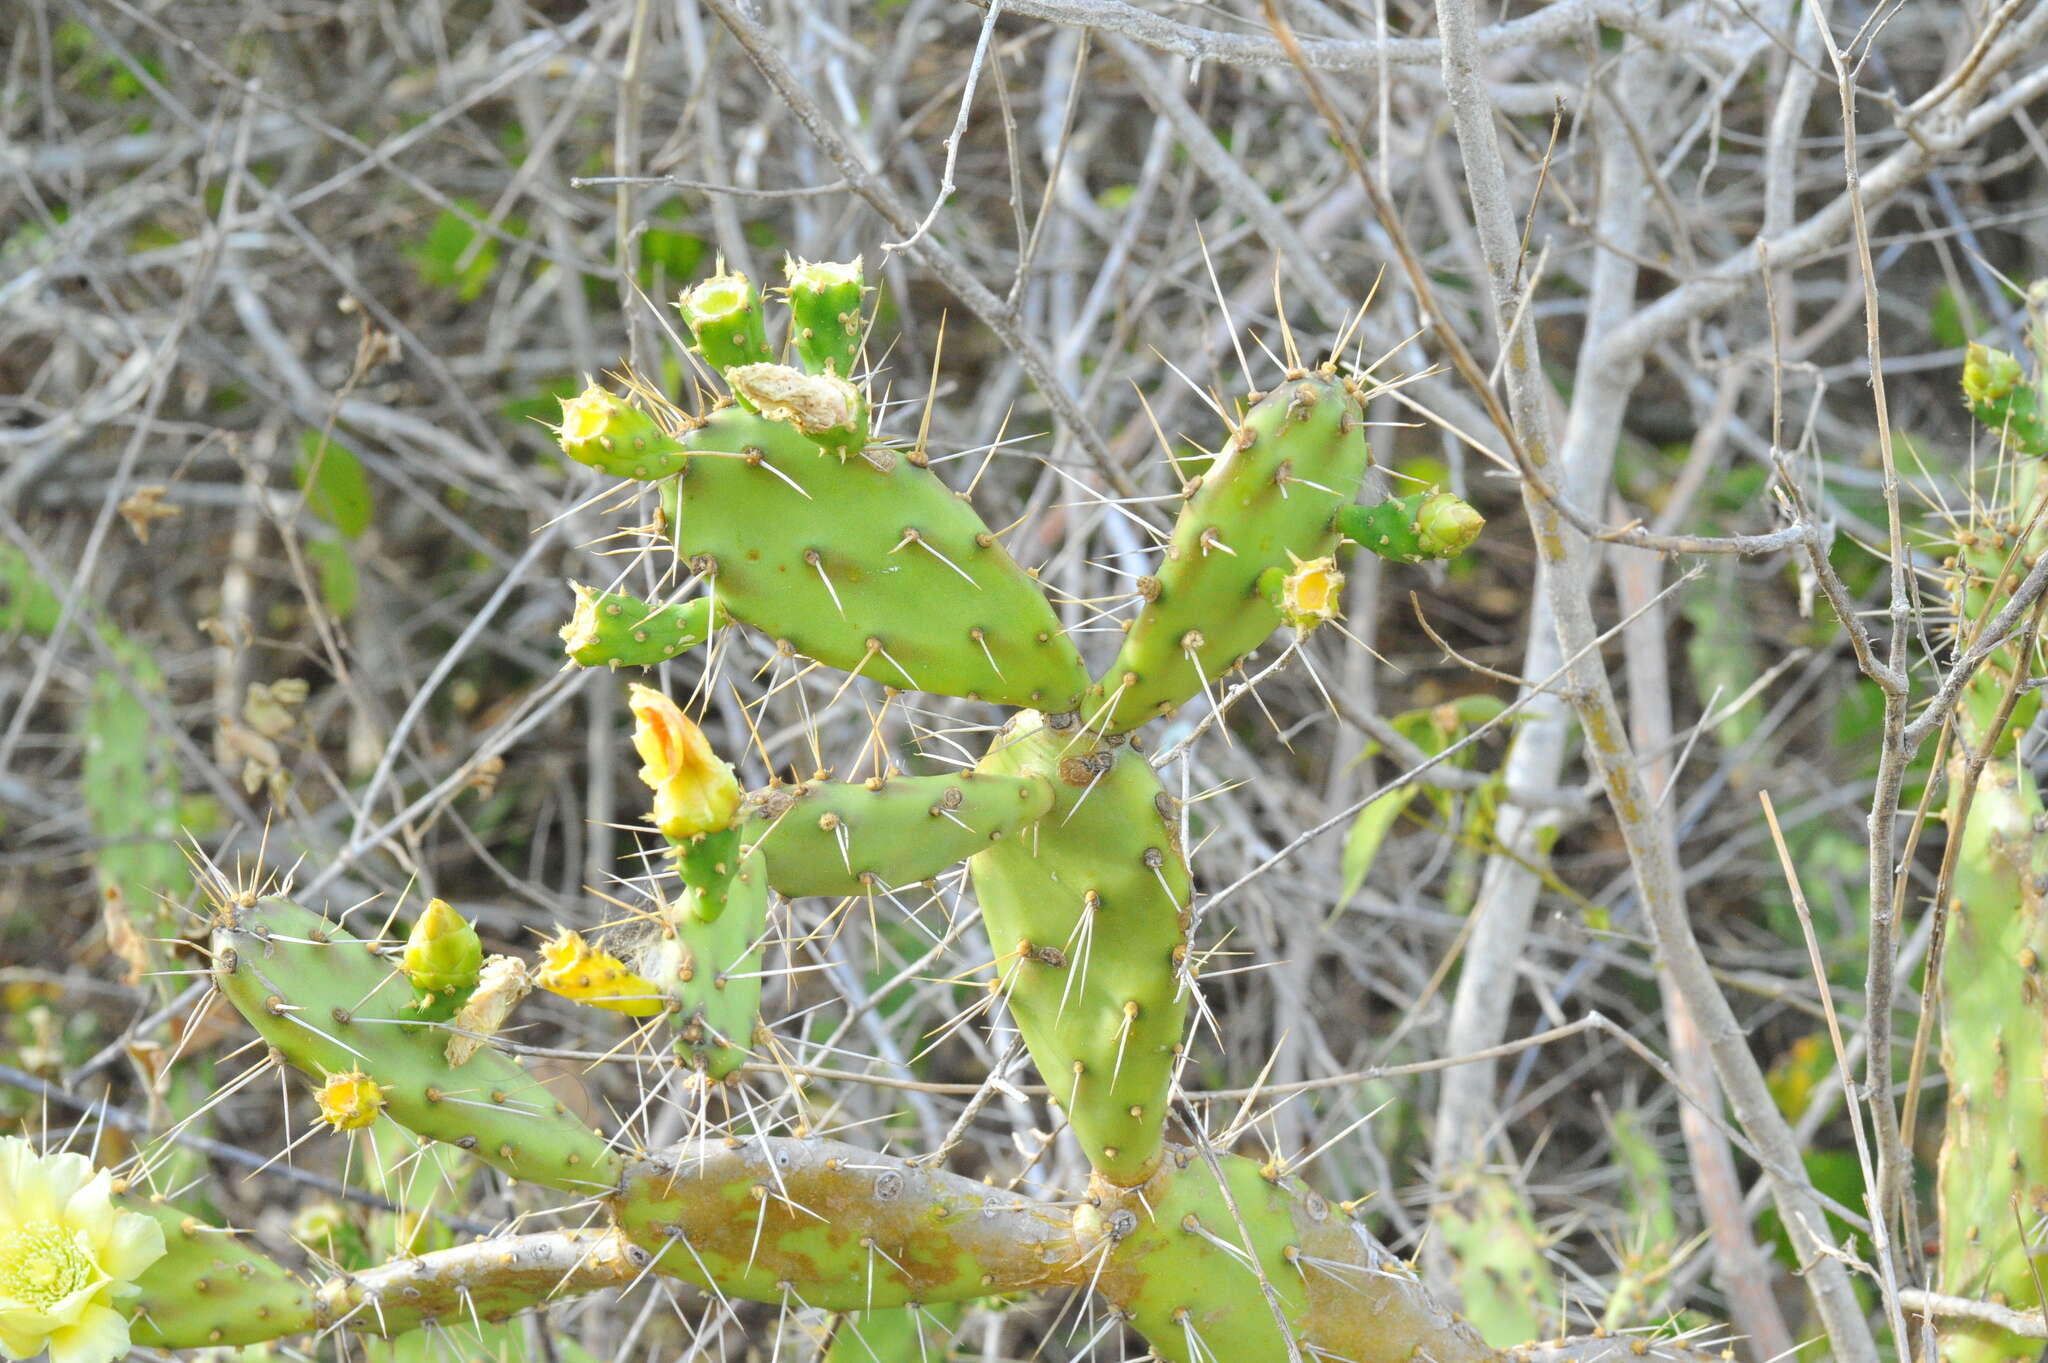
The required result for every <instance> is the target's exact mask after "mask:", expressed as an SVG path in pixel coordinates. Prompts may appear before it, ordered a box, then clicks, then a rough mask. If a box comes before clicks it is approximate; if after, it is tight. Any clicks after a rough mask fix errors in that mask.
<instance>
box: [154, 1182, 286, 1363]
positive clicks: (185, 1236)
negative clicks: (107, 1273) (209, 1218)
mask: <svg viewBox="0 0 2048 1363" xmlns="http://www.w3.org/2000/svg"><path fill="white" fill-rule="evenodd" d="M119 1204H120V1206H121V1208H122V1210H124V1211H131V1212H140V1213H141V1214H142V1215H144V1216H147V1217H149V1218H150V1219H151V1220H152V1221H155V1222H156V1223H157V1225H159V1226H161V1227H162V1228H163V1232H164V1257H163V1258H161V1259H158V1260H157V1261H156V1262H155V1263H153V1264H151V1265H150V1266H149V1267H148V1268H147V1269H146V1270H144V1272H143V1274H142V1276H141V1277H140V1278H138V1279H136V1282H135V1286H136V1288H137V1289H138V1292H139V1295H138V1297H137V1309H136V1312H135V1319H134V1323H133V1324H132V1325H131V1326H130V1327H129V1339H130V1341H131V1342H133V1343H135V1344H138V1345H141V1346H143V1347H145V1348H152V1349H199V1348H205V1347H207V1346H209V1345H235V1344H255V1343H259V1342H261V1341H263V1340H266V1339H277V1338H280V1337H282V1336H284V1335H295V1334H300V1333H303V1332H305V1331H307V1330H311V1329H313V1328H314V1326H315V1325H316V1323H317V1320H316V1311H315V1307H314V1301H313V1294H312V1292H311V1290H310V1289H309V1288H307V1286H306V1285H305V1284H304V1283H302V1282H300V1281H299V1280H298V1279H297V1278H296V1277H294V1276H292V1274H290V1273H289V1272H287V1271H286V1270H285V1269H284V1268H283V1267H281V1266H280V1265H278V1264H276V1263H274V1262H272V1261H271V1260H270V1259H268V1258H266V1257H265V1256H264V1255H262V1254H260V1253H258V1252H257V1251H256V1250H254V1249H252V1248H251V1247H250V1245H249V1242H248V1241H247V1240H246V1239H245V1238H244V1237H242V1236H241V1235H239V1234H237V1233H236V1232H234V1231H230V1230H222V1229H220V1228H219V1227H217V1226H210V1225H208V1224H207V1223H206V1222H204V1221H202V1220H200V1219H199V1218H198V1217H195V1216H189V1215H187V1214H186V1213H184V1212H182V1211H179V1210H178V1209H177V1208H175V1207H172V1206H170V1205H168V1204H166V1203H163V1202H159V1201H156V1200H154V1199H152V1198H148V1197H144V1196H141V1195H139V1194H136V1193H128V1194H125V1195H123V1196H122V1197H121V1198H120V1199H119Z"/></svg>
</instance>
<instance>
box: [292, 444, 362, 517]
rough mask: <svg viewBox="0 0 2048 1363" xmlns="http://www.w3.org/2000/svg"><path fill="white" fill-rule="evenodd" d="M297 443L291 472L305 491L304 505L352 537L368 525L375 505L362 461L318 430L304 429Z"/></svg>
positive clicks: (352, 452)
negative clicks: (297, 452)
mask: <svg viewBox="0 0 2048 1363" xmlns="http://www.w3.org/2000/svg"><path fill="white" fill-rule="evenodd" d="M300 444H301V446H302V447H303V453H302V454H301V455H300V457H299V461H298V466H297V468H296V470H295V472H296V474H297V477H298V480H299V486H300V487H301V488H303V489H304V490H305V492H306V506H307V508H308V509H309V510H311V511H312V513H313V514H314V515H316V516H318V517H319V518H320V519H321V520H323V521H326V522H327V523H328V524H329V525H331V526H333V527H334V528H335V529H336V530H339V531H340V532H341V533H342V534H343V535H344V536H346V537H347V538H349V539H355V538H356V537H357V536H359V535H361V534H362V533H363V531H365V530H367V529H369V528H370V518H371V516H372V515H373V514H374V513H375V509H376V508H375V504H374V503H373V502H372V500H371V497H370V479H369V475H367V474H366V473H364V472H363V461H362V460H360V459H358V458H356V456H355V452H354V451H353V450H350V449H349V448H348V447H347V446H345V445H342V444H340V443H338V442H336V441H334V440H331V439H328V438H327V437H325V436H322V435H321V434H320V432H318V431H307V432H306V433H305V435H304V436H303V437H302V438H301V440H300Z"/></svg>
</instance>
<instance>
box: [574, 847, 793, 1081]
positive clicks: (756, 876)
mask: <svg viewBox="0 0 2048 1363" xmlns="http://www.w3.org/2000/svg"><path fill="white" fill-rule="evenodd" d="M681 891H682V893H681V894H679V895H678V896H677V897H676V898H675V899H673V900H664V901H662V902H661V904H660V905H658V906H657V908H656V910H655V918H656V919H657V921H658V923H659V929H658V931H655V932H653V933H650V934H647V935H646V936H644V937H643V938H642V939H641V940H640V941H639V942H638V943H637V944H634V945H632V946H630V947H625V948H622V950H623V951H625V953H626V958H627V960H628V961H629V962H630V964H631V967H632V970H633V971H634V972H635V976H634V977H635V978H637V979H639V980H641V981H643V982H646V987H647V988H649V989H651V990H652V991H654V992H656V993H657V994H658V995H659V996H661V997H663V998H664V999H665V1000H666V1002H665V1003H664V1005H663V1007H665V1008H666V1010H667V1011H668V1012H669V1013H670V1014H671V1015H672V1016H673V1018H674V1021H675V1027H676V1040H675V1053H676V1056H677V1057H678V1058H679V1059H680V1060H682V1061H683V1062H684V1063H685V1064H687V1065H688V1066H689V1067H690V1068H691V1069H694V1070H699V1071H702V1072H703V1073H704V1075H705V1076H706V1077H708V1078H710V1079H713V1080H718V1079H723V1078H725V1077H726V1076H727V1075H729V1074H731V1073H732V1072H733V1071H735V1070H737V1069H738V1068H739V1067H740V1066H741V1065H743V1064H745V1063H746V1062H747V1059H748V1057H749V1055H750V1053H751V1052H750V1050H749V1048H750V1047H751V1046H752V1045H753V1041H754V1032H755V1025H756V1023H757V1022H758V1020H759V1017H760V1010H761V961H762V956H763V953H764V949H765V946H766V938H767V928H768V869H767V865H766V859H765V858H764V857H762V856H761V855H760V854H759V853H758V852H757V853H754V854H753V855H751V856H748V857H745V858H744V859H741V860H739V861H738V862H737V863H736V865H735V867H734V870H733V873H732V874H731V875H730V876H729V877H728V878H727V880H726V881H725V883H723V884H721V885H720V886H718V888H717V890H716V891H715V892H714V891H706V890H702V889H699V888H697V887H696V886H694V885H690V884H688V883H684V884H683V885H682V886H681ZM585 1001H586V1002H587V1001H589V1000H585ZM620 1011H627V1010H624V1009H621V1010H620ZM650 1011H659V1010H650Z"/></svg>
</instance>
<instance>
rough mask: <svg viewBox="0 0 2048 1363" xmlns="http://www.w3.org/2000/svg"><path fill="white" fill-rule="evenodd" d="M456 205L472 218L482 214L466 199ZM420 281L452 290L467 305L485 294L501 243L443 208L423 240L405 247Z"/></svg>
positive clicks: (457, 201)
mask: <svg viewBox="0 0 2048 1363" xmlns="http://www.w3.org/2000/svg"><path fill="white" fill-rule="evenodd" d="M455 202H456V203H457V204H459V205H461V206H462V208H463V210H464V211H465V212H467V213H468V214H469V216H470V217H472V218H477V219H481V218H482V217H483V213H482V211H481V210H480V209H479V207H478V206H477V205H476V204H474V203H471V202H470V201H468V200H467V199H457V200H455ZM406 255H408V256H410V257H411V258H412V263H413V268H415V269H417V270H418V271H419V273H420V278H421V279H422V280H424V281H426V282H427V283H429V284H432V285H434V286H435V287H436V288H442V289H453V290H455V293H456V295H457V296H458V297H459V298H461V299H462V301H463V302H465V303H467V302H470V301H472V300H473V299H475V298H476V296H477V295H478V294H480V293H482V292H483V291H484V285H485V284H486V283H488V282H489V281H490V278H491V271H493V270H495V269H497V268H498V242H497V239H496V238H495V237H488V236H485V235H484V234H483V233H481V232H479V231H477V229H476V228H474V227H472V226H470V224H469V222H468V221H467V220H465V219H464V218H463V217H462V216H461V215H460V214H458V213H456V212H455V211H454V210H453V209H446V208H444V209H442V210H441V213H440V215H439V216H438V217H436V218H435V219H434V225H433V226H432V227H430V228H428V229H427V236H426V239H425V240H424V241H421V242H418V243H416V244H415V245H413V246H410V247H408V248H406Z"/></svg>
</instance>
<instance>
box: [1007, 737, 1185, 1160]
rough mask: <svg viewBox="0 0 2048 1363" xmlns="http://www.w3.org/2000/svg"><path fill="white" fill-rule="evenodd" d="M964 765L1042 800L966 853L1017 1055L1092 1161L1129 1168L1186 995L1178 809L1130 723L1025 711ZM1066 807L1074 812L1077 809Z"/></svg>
mask: <svg viewBox="0 0 2048 1363" xmlns="http://www.w3.org/2000/svg"><path fill="white" fill-rule="evenodd" d="M980 770H982V771H984V772H987V773H990V774H992V775H997V776H1025V777H1033V778H1036V779H1038V780H1041V781H1044V782H1046V783H1047V784H1048V785H1049V786H1051V788H1052V791H1053V803H1052V808H1051V810H1049V811H1048V812H1047V814H1046V815H1045V817H1044V818H1043V819H1041V820H1040V821H1039V822H1038V823H1037V824H1036V825H1034V826H1033V827H1032V828H1030V829H1028V830H1026V831H1025V832H1024V833H1022V834H1020V835H1018V836H1017V837H1014V838H1005V839H1004V840H1002V841H1001V842H998V843H994V844H992V845H990V846H989V847H987V848H985V849H983V850H982V851H980V852H978V853H976V854H975V857H974V859H973V860H972V861H970V862H969V863H968V867H969V870H970V872H971V874H972V876H973V879H974V892H975V896H976V897H977V898H978V899H979V900H980V901H981V916H982V922H983V923H984V924H985V925H986V926H987V928H988V934H989V940H990V942H991V943H992V944H993V946H994V948H995V953H996V979H995V980H994V981H993V985H992V987H994V988H996V989H997V990H998V991H999V992H1001V993H1002V994H1004V995H1005V996H1006V997H1007V998H1008V1000H1009V1006H1010V1011H1011V1013H1012V1014H1013V1015H1014V1016H1015V1017H1016V1019H1017V1025H1018V1027H1019V1029H1020V1030H1022V1032H1023V1034H1024V1041H1025V1044H1026V1045H1027V1046H1028V1047H1029V1048H1030V1050H1031V1058H1032V1060H1033V1061H1035V1062H1036V1063H1037V1065H1038V1069H1039V1072H1040V1073H1041V1074H1042V1075H1044V1076H1045V1081H1046V1083H1047V1084H1048V1085H1049V1086H1050V1087H1051V1089H1052V1092H1053V1096H1054V1097H1055V1098H1056V1099H1057V1100H1058V1102H1059V1104H1060V1106H1061V1107H1062V1108H1063V1109H1065V1111H1066V1114H1067V1119H1068V1120H1069V1121H1070V1122H1072V1123H1073V1127H1074V1134H1075V1135H1076V1136H1077V1137H1078V1138H1079V1139H1080V1142H1081V1147H1082V1149H1084V1150H1085V1151H1087V1154H1088V1159H1089V1162H1090V1163H1091V1164H1093V1165H1094V1166H1095V1168H1096V1170H1097V1171H1098V1172H1099V1173H1101V1174H1102V1175H1104V1176H1105V1177H1106V1178H1108V1179H1109V1180H1110V1181H1112V1182H1115V1183H1120V1184H1131V1183H1138V1182H1142V1181H1143V1180H1144V1179H1145V1178H1146V1177H1147V1176H1149V1175H1150V1174H1151V1173H1152V1170H1153V1168H1154V1167H1155V1166H1156V1165H1157V1164H1158V1162H1159V1154H1160V1139H1161V1137H1160V1132H1161V1128H1162V1124H1163V1122H1164V1120H1165V1117H1166V1102H1167V1091H1168V1088H1169V1086H1170V1083H1171V1080H1172V1076H1173V1065H1174V1059H1175V1057H1176V1056H1178V1055H1179V1053H1180V1048H1181V1037H1182V1030H1183V1027H1184V1025H1185V1023H1186V1020H1187V1009H1188V999H1187V996H1186V993H1185V992H1184V990H1183V988H1182V985H1183V981H1182V978H1181V971H1182V966H1183V963H1184V961H1185V959H1186V954H1187V940H1188V930H1189V926H1190V922H1191V917H1192V915H1191V913H1190V904H1191V902H1192V901H1191V897H1190V885H1189V879H1188V868H1187V860H1186V857H1185V855H1184V854H1183V852H1182V850H1181V844H1180V828H1179V820H1178V811H1177V810H1175V808H1174V806H1173V802H1172V800H1171V798H1170V797H1169V796H1168V795H1167V794H1166V792H1165V791H1164V790H1163V789H1161V788H1160V785H1159V778H1158V777H1157V776H1156V775H1154V774H1153V771H1152V765H1151V763H1150V762H1149V761H1147V760H1146V758H1145V755H1144V754H1143V753H1142V752H1140V751H1139V745H1138V742H1137V740H1135V739H1129V740H1125V739H1121V738H1113V739H1103V738H1101V737H1100V736H1098V735H1096V734H1094V733H1092V732H1088V731H1084V730H1082V729H1081V728H1080V726H1079V723H1078V721H1077V720H1075V719H1074V718H1073V717H1072V716H1068V717H1066V718H1065V720H1064V721H1063V722H1061V723H1059V724H1057V725H1056V724H1055V723H1053V722H1052V721H1049V720H1048V719H1047V718H1046V717H1045V716H1042V715H1039V714H1037V713H1034V712H1031V711H1025V712H1024V713H1022V714H1020V715H1017V716H1015V717H1014V718H1013V719H1012V720H1011V721H1010V723H1009V724H1008V725H1007V726H1005V727H1004V729H1003V731H1002V733H1001V734H1000V735H998V737H997V738H996V741H995V743H994V744H993V745H992V746H991V747H990V749H989V752H988V755H987V756H986V757H984V758H983V759H982V762H981V767H980ZM1077 816H1078V817H1077Z"/></svg>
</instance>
